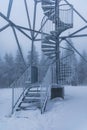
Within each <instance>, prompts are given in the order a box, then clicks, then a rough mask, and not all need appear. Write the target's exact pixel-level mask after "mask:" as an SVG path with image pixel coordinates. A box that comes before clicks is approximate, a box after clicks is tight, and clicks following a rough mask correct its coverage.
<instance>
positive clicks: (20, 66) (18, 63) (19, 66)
mask: <svg viewBox="0 0 87 130" xmlns="http://www.w3.org/2000/svg"><path fill="white" fill-rule="evenodd" d="M25 69H26V66H25V64H24V61H23V59H22V57H21V54H20V52H19V51H17V54H16V58H15V79H17V78H18V77H20V76H21V75H22V73H23V72H24V71H25Z"/></svg>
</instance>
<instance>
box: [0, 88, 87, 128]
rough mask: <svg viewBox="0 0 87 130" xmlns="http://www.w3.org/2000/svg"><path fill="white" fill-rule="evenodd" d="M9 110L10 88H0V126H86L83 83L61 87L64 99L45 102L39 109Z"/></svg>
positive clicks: (86, 103)
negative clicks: (63, 89)
mask: <svg viewBox="0 0 87 130" xmlns="http://www.w3.org/2000/svg"><path fill="white" fill-rule="evenodd" d="M10 111H11V90H10V89H0V130H87V87H86V86H79V87H75V86H74V87H72V86H66V87H65V99H64V100H63V99H61V98H56V99H53V100H50V101H49V102H48V105H47V108H46V112H45V113H44V114H42V115H41V113H40V110H39V109H36V110H27V111H22V110H21V111H18V112H15V113H14V114H13V115H11V116H9V113H10Z"/></svg>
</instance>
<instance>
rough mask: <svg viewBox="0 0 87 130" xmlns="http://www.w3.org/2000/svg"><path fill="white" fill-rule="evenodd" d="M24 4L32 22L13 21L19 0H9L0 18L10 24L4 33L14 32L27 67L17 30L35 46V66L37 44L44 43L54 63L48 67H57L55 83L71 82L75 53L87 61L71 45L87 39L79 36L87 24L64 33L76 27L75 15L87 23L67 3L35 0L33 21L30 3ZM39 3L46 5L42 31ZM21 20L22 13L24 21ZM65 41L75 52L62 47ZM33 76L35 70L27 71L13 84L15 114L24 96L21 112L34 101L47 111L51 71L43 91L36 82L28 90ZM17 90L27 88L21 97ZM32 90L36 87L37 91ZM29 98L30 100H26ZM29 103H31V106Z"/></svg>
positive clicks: (58, 0)
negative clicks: (8, 29)
mask: <svg viewBox="0 0 87 130" xmlns="http://www.w3.org/2000/svg"><path fill="white" fill-rule="evenodd" d="M21 1H22V2H23V6H24V9H25V12H26V16H27V22H28V24H27V27H25V26H23V25H20V24H18V23H17V22H15V21H14V20H12V19H11V14H12V10H13V5H14V2H15V0H8V4H7V5H8V6H7V9H6V13H5V14H4V13H3V11H1V10H0V18H2V19H4V20H5V21H6V23H7V24H6V25H4V26H2V27H1V28H0V32H4V30H6V29H7V28H8V27H10V28H11V29H12V33H13V35H14V38H15V41H16V44H17V46H18V49H19V52H20V54H21V57H22V60H23V62H24V65H25V66H26V62H25V59H24V55H23V52H22V49H21V44H20V42H19V39H18V34H17V31H19V32H20V33H21V34H23V35H24V36H25V37H27V38H28V39H29V40H30V41H31V44H32V45H31V66H33V65H34V55H33V51H34V44H35V42H39V41H40V42H41V43H42V44H41V47H42V51H43V53H44V55H46V56H47V60H49V61H50V62H48V63H50V64H48V66H50V65H51V64H53V65H54V68H53V70H54V71H53V81H54V80H55V81H54V82H55V83H56V84H61V82H62V81H64V82H67V81H68V80H70V79H71V77H72V73H71V68H69V67H70V66H69V63H70V56H71V55H73V54H74V51H75V52H76V53H77V54H78V55H80V56H81V57H82V58H83V60H85V59H84V57H83V56H82V55H81V54H80V53H79V51H78V50H77V49H76V48H75V47H74V46H73V45H72V44H71V43H70V41H69V38H76V37H87V34H81V35H80V34H78V33H79V32H81V31H83V30H84V29H86V28H87V25H85V26H83V27H81V28H79V29H78V30H76V31H74V32H73V33H71V34H69V35H62V33H63V32H65V31H67V30H68V29H70V28H72V27H73V13H76V14H77V15H78V16H79V17H80V19H81V20H83V21H84V23H85V24H87V20H86V19H85V18H84V17H83V16H82V15H81V14H80V13H79V12H78V11H77V10H76V9H75V8H74V7H73V6H72V5H71V4H70V3H69V2H68V1H67V0H33V1H32V2H33V4H34V5H33V6H34V10H33V14H32V15H33V21H32V22H31V18H30V11H29V7H28V4H29V1H28V0H21ZM30 1H31V0H30ZM16 2H18V1H16ZM39 3H40V4H41V5H42V10H43V15H44V17H43V19H42V21H41V25H40V28H39V29H36V24H37V22H36V20H37V13H38V11H37V9H38V4H39ZM19 10H20V8H19ZM31 12H32V9H31ZM14 14H15V13H14ZM21 17H22V14H21V16H20V18H21ZM20 18H17V19H20ZM17 19H16V20H17ZM38 36H39V37H38ZM63 41H66V43H67V44H69V45H70V46H71V48H72V49H71V50H70V49H67V48H65V47H64V46H61V45H60V44H61V42H63ZM64 50H68V51H69V55H68V56H67V55H65V54H64ZM62 52H63V54H62ZM85 61H86V60H85ZM86 62H87V61H86ZM46 65H47V64H46ZM43 66H44V65H43ZM66 72H67V73H66ZM41 73H42V72H41ZM31 75H32V71H31V67H29V68H26V71H25V72H24V73H23V75H21V76H20V78H19V79H18V80H17V81H14V82H13V83H12V84H11V87H12V101H13V102H12V113H13V112H14V108H15V106H16V105H17V103H18V102H19V100H20V97H23V98H22V101H21V103H20V105H19V106H20V108H21V109H27V108H28V109H29V107H30V106H32V104H31V102H32V101H33V103H34V104H33V105H34V106H38V105H39V107H40V108H41V112H43V111H44V108H45V104H46V102H47V100H48V97H47V96H48V86H49V84H50V83H51V80H50V79H51V71H50V69H48V68H47V70H46V72H45V74H44V76H43V78H42V82H41V86H42V88H40V85H35V86H34V85H33V84H32V82H31V83H30V86H28V87H29V88H28V89H27V88H26V86H25V83H26V81H28V83H29V79H30V77H31ZM29 76H30V77H29ZM33 76H34V75H33ZM67 79H68V80H67ZM28 85H29V84H28ZM17 87H20V88H23V91H22V92H21V93H20V94H19V95H18V96H17V94H16V93H15V92H16V90H17V89H16V88H17ZM31 88H33V89H34V90H33V89H31ZM38 88H39V89H38ZM17 91H18V90H17ZM32 92H33V94H32ZM29 94H30V95H29ZM15 97H16V98H15ZM26 97H28V98H30V99H28V100H26ZM22 103H24V105H25V104H26V103H28V106H27V105H25V106H22ZM29 103H30V104H31V105H30V106H29Z"/></svg>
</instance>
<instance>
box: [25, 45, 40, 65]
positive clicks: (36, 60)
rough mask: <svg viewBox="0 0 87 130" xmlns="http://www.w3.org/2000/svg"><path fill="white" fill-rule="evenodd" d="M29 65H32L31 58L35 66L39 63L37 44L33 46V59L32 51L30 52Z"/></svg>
mask: <svg viewBox="0 0 87 130" xmlns="http://www.w3.org/2000/svg"><path fill="white" fill-rule="evenodd" d="M27 58H28V65H31V60H33V65H34V66H38V65H39V56H38V52H37V51H36V48H35V46H34V47H33V59H31V58H32V56H31V51H29V52H28V56H27Z"/></svg>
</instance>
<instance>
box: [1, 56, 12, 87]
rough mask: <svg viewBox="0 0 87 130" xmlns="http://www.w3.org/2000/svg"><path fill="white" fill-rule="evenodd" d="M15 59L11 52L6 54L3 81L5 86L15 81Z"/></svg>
mask: <svg viewBox="0 0 87 130" xmlns="http://www.w3.org/2000/svg"><path fill="white" fill-rule="evenodd" d="M13 74H14V59H13V56H12V55H11V54H5V57H4V66H3V74H2V78H3V82H4V85H5V86H9V85H10V84H11V83H12V82H13V81H14V75H13Z"/></svg>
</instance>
